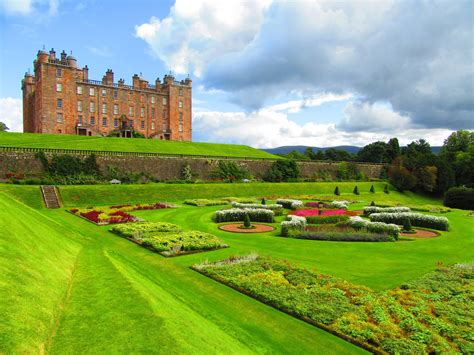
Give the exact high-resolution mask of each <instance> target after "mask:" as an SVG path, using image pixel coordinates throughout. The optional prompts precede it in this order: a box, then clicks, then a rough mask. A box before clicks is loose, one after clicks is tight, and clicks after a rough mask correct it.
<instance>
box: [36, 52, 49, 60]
mask: <svg viewBox="0 0 474 355" xmlns="http://www.w3.org/2000/svg"><path fill="white" fill-rule="evenodd" d="M48 59H49V54H48V53H47V52H46V51H45V50H39V51H38V54H37V55H36V60H37V62H38V63H47V62H48Z"/></svg>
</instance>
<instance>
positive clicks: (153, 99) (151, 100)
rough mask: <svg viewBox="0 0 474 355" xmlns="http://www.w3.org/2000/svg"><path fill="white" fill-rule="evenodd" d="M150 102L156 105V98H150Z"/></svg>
mask: <svg viewBox="0 0 474 355" xmlns="http://www.w3.org/2000/svg"><path fill="white" fill-rule="evenodd" d="M150 102H151V103H152V104H154V103H155V97H154V96H152V97H150Z"/></svg>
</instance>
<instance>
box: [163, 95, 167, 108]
mask: <svg viewBox="0 0 474 355" xmlns="http://www.w3.org/2000/svg"><path fill="white" fill-rule="evenodd" d="M167 102H168V100H166V97H163V106H166V104H167Z"/></svg>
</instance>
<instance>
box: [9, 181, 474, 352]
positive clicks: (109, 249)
mask: <svg viewBox="0 0 474 355" xmlns="http://www.w3.org/2000/svg"><path fill="white" fill-rule="evenodd" d="M355 184H356V183H340V182H338V183H308V184H305V183H301V184H263V183H262V184H202V185H201V184H199V185H172V184H151V185H122V186H108V185H103V186H100V185H97V186H62V187H60V193H61V196H62V200H63V202H64V204H65V206H68V207H79V206H97V205H114V204H122V203H140V202H141V203H144V202H156V201H175V202H180V203H182V202H183V201H184V200H185V199H191V198H214V197H215V198H220V197H227V196H237V197H244V196H246V197H257V198H259V197H262V196H279V197H283V196H290V195H291V196H293V195H318V196H325V197H327V198H333V197H334V199H341V200H342V199H346V198H351V199H356V200H358V201H364V202H360V203H358V204H353V205H351V207H350V208H351V209H361V208H362V207H363V206H365V205H368V204H369V203H370V201H372V200H374V201H376V202H378V201H380V202H385V203H388V202H390V203H401V204H404V203H407V204H408V203H409V204H411V205H423V204H431V205H440V202H439V201H437V200H435V199H432V198H427V197H423V196H418V195H414V194H401V193H398V192H395V191H391V193H390V194H388V195H387V194H384V193H383V192H377V193H375V194H371V193H369V192H365V190H367V191H368V190H369V189H370V185H371V184H372V183H361V182H357V185H358V186H359V190H360V191H361V195H359V196H355V195H353V194H352V193H351V192H352V190H353V188H354V185H355ZM336 185H338V186H339V187H340V189H341V191H342V193H343V194H342V195H341V196H338V197H337V198H336V196H334V195H333V194H332V192H333V191H334V187H335V186H336ZM383 185H384V184H383V183H376V184H375V187H376V190H377V191H382V190H383ZM0 190H1V191H4V192H6V194H8V195H11V196H15V197H17V198H18V199H21V200H22V201H24V202H25V203H27V204H29V205H30V206H35V207H40V206H42V202H41V195H40V193H39V188H38V187H37V186H34V187H30V186H13V185H0ZM4 200H5V201H6V202H4V205H5V206H2V207H4V208H2V209H1V211H6V210H9V209H12V207H11V206H14V209H13V210H12V212H11V213H8V215H7V216H6V217H3V215H2V217H3V219H0V221H1V224H0V228H1V230H2V234H1V237H2V239H4V240H5V241H8V239H7V237H8V236H9V235H10V234H11V230H12V229H16V228H17V227H16V225H17V224H18V225H20V223H22V224H23V225H25V227H24V228H26V227H28V229H25V230H21V231H19V232H18V233H17V234H18V235H19V236H21V238H23V239H25V238H27V239H28V240H30V241H29V243H30V245H34V246H35V247H29V248H28V251H29V252H30V253H31V254H32V255H34V256H35V258H37V257H38V258H39V256H38V255H40V251H41V249H42V248H41V245H43V244H44V243H46V242H48V241H50V233H49V232H47V229H46V228H47V227H48V228H49V224H50V222H48V226H44V225H43V224H44V222H43V223H41V221H42V219H43V218H49V219H50V220H53V221H55V222H56V224H59V225H61V228H62V230H63V231H64V233H62V235H63V238H65V240H69V239H71V240H73V241H74V242H75V243H77V244H79V245H80V246H81V247H82V251H81V252H80V254H79V257H78V259H77V263H76V269H75V273H74V278H73V280H72V284H71V291H70V295H69V296H68V297H67V298H66V300H65V302H64V306H63V308H62V312H60V316H58V317H56V318H55V319H59V322H58V327H57V331H56V332H55V333H53V334H55V335H54V336H52V337H51V339H52V341H51V342H50V343H49V344H50V345H49V346H47V347H46V348H47V351H49V352H53V353H72V352H89V353H98V352H156V351H160V352H210V353H223V352H233V353H247V352H249V353H250V352H252V353H255V352H259V353H263V352H267V353H268V352H283V353H284V352H288V353H315V352H316V353H339V354H340V353H354V352H357V351H361V349H359V348H357V347H355V346H353V345H351V344H349V343H347V342H345V341H342V340H341V339H339V338H336V337H334V336H332V335H330V334H328V333H326V332H324V331H322V330H319V329H317V328H315V327H313V326H310V325H308V324H305V323H303V322H301V321H299V320H296V319H294V318H292V317H290V316H288V315H286V314H283V313H281V312H279V311H277V310H275V309H272V308H270V307H268V306H265V305H263V304H261V303H259V302H257V301H255V300H253V299H251V298H249V297H247V296H244V295H242V294H240V293H238V292H236V291H234V290H231V289H229V288H228V287H226V286H223V285H221V284H219V283H216V282H215V281H213V280H210V279H208V278H206V277H204V276H202V275H199V274H197V273H196V272H194V271H192V270H190V269H189V267H190V266H191V265H193V264H196V263H200V262H202V261H204V260H206V259H208V260H209V261H217V260H222V259H224V258H226V257H229V256H231V255H236V254H240V255H244V254H248V253H250V252H253V251H255V252H257V253H258V254H259V255H263V256H273V257H276V258H279V259H287V260H289V261H291V262H292V263H294V264H295V265H297V266H300V267H306V268H308V269H316V270H317V271H318V272H321V273H325V274H329V275H333V276H336V277H339V278H342V279H345V280H348V281H350V282H352V283H355V284H358V285H365V286H368V287H370V288H372V289H374V290H376V291H378V290H387V289H391V288H394V287H396V286H399V285H400V284H402V283H405V282H409V281H411V280H414V279H416V278H418V277H420V276H422V275H423V274H425V273H427V272H430V271H432V270H434V269H435V267H436V264H437V263H441V262H442V263H444V264H446V265H448V264H453V263H457V262H465V261H472V260H473V254H472V250H474V241H473V240H472V235H474V219H473V218H472V217H468V216H467V212H466V211H460V210H453V212H449V213H444V214H441V215H442V216H446V217H447V218H449V221H450V231H449V232H442V233H441V236H440V237H437V238H431V239H424V240H421V239H420V240H416V241H399V242H395V243H352V242H344V243H338V242H325V241H313V240H297V239H289V238H282V237H279V236H278V235H279V230H278V228H277V230H276V231H274V232H268V233H261V234H260V233H259V234H244V233H227V232H224V231H221V230H219V229H218V228H217V224H215V223H213V222H212V221H211V216H212V215H213V214H214V212H215V211H216V210H218V209H220V208H222V207H223V206H209V207H194V206H186V205H183V206H182V207H181V208H179V209H163V210H154V211H137V212H133V214H134V215H136V216H138V217H141V218H144V219H145V220H148V221H156V222H159V221H162V222H169V223H175V224H177V225H179V226H180V227H181V228H183V229H186V230H200V231H203V232H208V233H211V234H215V235H216V236H218V237H219V238H220V239H221V240H222V241H223V242H224V243H226V244H229V246H230V248H228V249H221V250H217V251H212V252H207V253H201V254H191V255H185V256H181V257H179V258H163V257H161V256H159V255H157V254H155V253H152V252H150V251H149V250H146V249H144V248H141V247H140V246H138V245H136V244H133V243H130V242H129V241H127V240H125V239H123V238H120V237H118V236H116V235H113V234H112V233H110V232H108V229H110V226H103V227H98V226H95V225H93V224H91V223H89V222H87V221H85V220H82V219H80V218H77V217H76V216H74V215H72V214H70V213H67V212H66V211H65V209H58V210H47V209H44V208H42V209H40V210H39V212H38V211H33V210H32V209H30V208H28V207H26V206H24V205H22V204H20V203H18V202H15V201H13V200H12V199H10V198H8V197H4ZM267 202H268V203H272V202H273V201H271V200H270V201H267ZM2 213H3V212H2ZM0 215H1V214H0ZM16 216H18V218H17V219H15V218H16ZM43 216H44V217H43ZM282 218H283V217H277V220H278V221H280V220H281V219H282ZM50 220H48V221H50ZM11 221H15V222H14V224H15V226H13V227H9V228H10V229H8V228H6V227H5V226H8V225H9V224H11V223H12V222H11ZM56 224H54V225H56ZM275 226H277V224H275ZM5 231H9V232H8V233H7V234H4V232H5ZM17 239H18V238H17ZM53 240H54V239H53ZM35 241H38V242H37V243H36V242H35ZM4 243H6V242H4ZM15 245H16V244H13V245H11V246H10V249H8V250H9V251H8V253H7V255H6V260H8V262H9V263H8V265H10V264H11V265H15V263H16V262H17V260H18V258H19V257H22V256H21V255H20V254H18V255H19V256H16V254H17V253H19V252H20V251H19V250H17V248H16V247H15ZM37 249H39V250H37ZM1 250H2V253H4V251H3V250H5V249H4V248H3V247H2V249H1ZM45 253H46V255H48V251H47V250H46V251H45ZM52 255H54V256H55V255H56V254H54V253H53V254H52ZM35 260H36V259H35ZM51 260H52V261H51V262H56V260H58V261H57V263H58V264H60V263H61V261H60V260H59V258H58V257H53V258H51ZM32 264H33V266H34V267H35V268H36V269H37V270H41V269H40V265H36V264H35V263H34V262H32ZM0 265H2V269H3V267H4V266H3V264H0ZM58 268H59V267H58ZM62 270H63V269H62ZM22 272H23V271H19V273H20V274H21V273H22ZM63 272H64V271H63ZM4 274H5V273H4V272H2V273H0V285H1V286H2V287H3V285H4V284H5V278H4V276H3V275H4ZM7 284H8V283H7ZM15 286H16V283H15ZM23 287H25V292H26V291H29V290H30V288H28V287H26V286H24V285H23ZM44 287H45V291H44V290H43V289H33V290H32V291H31V294H32V295H35V294H36V293H37V292H43V293H45V294H46V295H47V293H46V292H49V291H48V290H49V288H48V287H47V286H44ZM9 289H13V287H12V286H10V287H9ZM18 289H20V290H21V284H20V286H18ZM58 289H59V288H58ZM62 289H67V286H64V287H63V288H62ZM52 299H53V298H52ZM53 303H54V302H53ZM4 307H7V311H9V312H13V311H15V310H16V308H17V307H18V306H16V305H15V304H10V302H9V303H8V304H7V305H6V306H4ZM25 307H26V308H29V310H30V311H31V312H29V313H28V314H26V315H25V316H24V317H23V318H21V321H25V322H27V321H28V320H29V318H31V317H33V316H31V315H34V314H36V309H37V308H38V307H39V305H38V304H36V303H35V304H33V303H31V302H30V303H26V304H25ZM18 319H20V318H18ZM16 322H17V323H18V322H20V320H16ZM13 325H14V324H13ZM2 326H3V324H2ZM11 327H12V324H11V323H7V324H6V326H3V328H0V342H3V340H2V339H10V340H9V343H8V344H17V347H16V349H19V348H21V346H23V344H32V345H28V348H29V349H30V348H39V347H40V346H41V344H45V343H47V341H46V340H44V339H45V336H46V335H45V334H46V333H48V332H46V331H44V332H39V331H35V330H32V331H31V332H32V334H30V335H29V338H28V337H23V336H22V335H23V334H19V333H16V332H15V331H14V330H12V329H11ZM46 338H47V337H46ZM28 339H30V340H28ZM10 349H12V347H10V345H9V347H8V348H7V351H6V352H12V351H13V350H14V349H13V350H12V351H10Z"/></svg>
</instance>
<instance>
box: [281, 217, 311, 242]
mask: <svg viewBox="0 0 474 355" xmlns="http://www.w3.org/2000/svg"><path fill="white" fill-rule="evenodd" d="M286 218H287V220H286V221H283V222H281V235H282V237H289V236H290V234H293V233H299V232H302V231H303V230H304V228H305V227H306V218H304V217H300V216H294V215H288V216H287V217H286Z"/></svg>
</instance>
